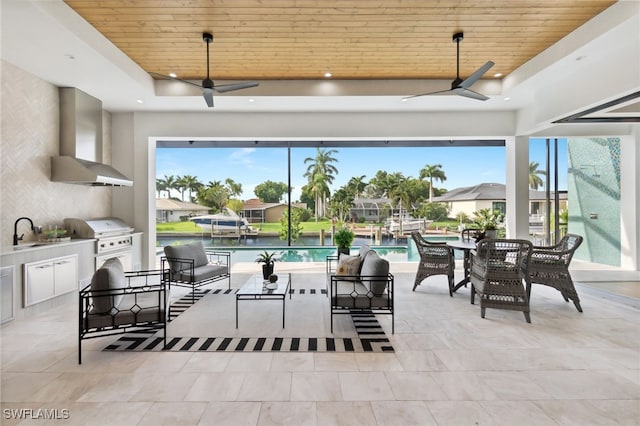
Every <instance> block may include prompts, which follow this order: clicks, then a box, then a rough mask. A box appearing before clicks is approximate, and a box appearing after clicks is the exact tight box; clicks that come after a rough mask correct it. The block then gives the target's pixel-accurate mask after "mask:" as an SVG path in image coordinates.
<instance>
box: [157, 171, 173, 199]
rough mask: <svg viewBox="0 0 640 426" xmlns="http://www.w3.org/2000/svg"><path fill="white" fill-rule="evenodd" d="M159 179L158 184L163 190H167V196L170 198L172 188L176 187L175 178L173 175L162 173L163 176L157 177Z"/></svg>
mask: <svg viewBox="0 0 640 426" xmlns="http://www.w3.org/2000/svg"><path fill="white" fill-rule="evenodd" d="M159 180H160V182H161V183H160V186H161V187H162V190H163V191H166V192H167V198H171V190H172V189H177V188H176V178H175V176H174V175H169V176H167V175H164V178H162V179H159Z"/></svg>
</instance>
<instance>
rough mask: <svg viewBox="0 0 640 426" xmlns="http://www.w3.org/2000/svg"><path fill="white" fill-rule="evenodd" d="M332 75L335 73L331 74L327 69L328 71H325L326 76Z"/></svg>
mask: <svg viewBox="0 0 640 426" xmlns="http://www.w3.org/2000/svg"><path fill="white" fill-rule="evenodd" d="M332 75H333V74H331V73H330V72H329V71H327V72H325V73H324V76H325V77H326V78H331V76H332Z"/></svg>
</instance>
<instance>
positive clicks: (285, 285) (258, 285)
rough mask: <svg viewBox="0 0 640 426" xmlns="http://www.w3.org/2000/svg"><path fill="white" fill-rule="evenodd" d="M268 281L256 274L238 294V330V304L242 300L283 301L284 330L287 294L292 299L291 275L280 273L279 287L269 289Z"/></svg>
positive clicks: (277, 282)
mask: <svg viewBox="0 0 640 426" xmlns="http://www.w3.org/2000/svg"><path fill="white" fill-rule="evenodd" d="M267 284H269V282H268V281H266V282H265V280H264V279H263V278H262V274H254V275H252V276H251V278H249V279H248V280H247V282H246V283H244V285H243V286H242V287H240V290H238V292H237V293H236V328H238V302H240V301H241V300H282V328H284V304H285V300H286V296H287V293H289V299H291V292H290V291H289V290H290V287H291V274H281V273H278V281H276V283H275V284H277V287H276V288H274V289H268V288H267V287H266V285H267Z"/></svg>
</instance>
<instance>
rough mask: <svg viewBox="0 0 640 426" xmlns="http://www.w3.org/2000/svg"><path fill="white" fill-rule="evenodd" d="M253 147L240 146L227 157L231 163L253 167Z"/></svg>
mask: <svg viewBox="0 0 640 426" xmlns="http://www.w3.org/2000/svg"><path fill="white" fill-rule="evenodd" d="M255 150H256V149H255V148H241V149H238V150H235V151H233V152H232V153H231V155H229V159H230V160H231V163H232V164H241V165H243V166H245V167H253V165H254V164H255V160H254V159H253V152H254V151H255Z"/></svg>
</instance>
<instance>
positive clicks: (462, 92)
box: [453, 87, 489, 101]
mask: <svg viewBox="0 0 640 426" xmlns="http://www.w3.org/2000/svg"><path fill="white" fill-rule="evenodd" d="M453 93H455V94H456V95H459V96H464V97H465V98H471V99H477V100H479V101H486V100H488V99H489V97H487V96H485V95H483V94H481V93H478V92H474V91H473V90H471V89H465V88H464V87H457V88H455V89H453Z"/></svg>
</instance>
